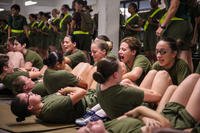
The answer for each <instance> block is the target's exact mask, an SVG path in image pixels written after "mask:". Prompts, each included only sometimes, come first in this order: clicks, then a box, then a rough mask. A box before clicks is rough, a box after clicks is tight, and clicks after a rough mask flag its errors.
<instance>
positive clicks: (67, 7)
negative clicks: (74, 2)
mask: <svg viewBox="0 0 200 133" xmlns="http://www.w3.org/2000/svg"><path fill="white" fill-rule="evenodd" d="M62 6H63V7H64V8H65V9H67V10H68V11H70V10H71V9H70V7H69V5H67V4H64V5H62Z"/></svg>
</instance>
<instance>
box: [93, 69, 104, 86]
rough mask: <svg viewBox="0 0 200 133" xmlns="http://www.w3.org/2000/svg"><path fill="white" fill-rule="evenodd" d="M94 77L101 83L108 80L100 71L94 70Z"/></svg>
mask: <svg viewBox="0 0 200 133" xmlns="http://www.w3.org/2000/svg"><path fill="white" fill-rule="evenodd" d="M93 78H94V80H95V81H97V82H98V83H100V84H101V83H104V82H106V80H105V78H104V77H103V75H102V74H101V73H100V72H94V73H93Z"/></svg>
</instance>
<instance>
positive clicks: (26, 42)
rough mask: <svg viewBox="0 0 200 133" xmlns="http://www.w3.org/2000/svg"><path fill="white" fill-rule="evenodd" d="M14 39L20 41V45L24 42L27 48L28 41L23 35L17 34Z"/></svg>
mask: <svg viewBox="0 0 200 133" xmlns="http://www.w3.org/2000/svg"><path fill="white" fill-rule="evenodd" d="M16 40H17V41H18V42H19V43H21V45H24V44H26V48H29V41H28V38H27V37H26V36H25V35H22V36H17V37H16Z"/></svg>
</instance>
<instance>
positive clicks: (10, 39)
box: [8, 36, 16, 45]
mask: <svg viewBox="0 0 200 133" xmlns="http://www.w3.org/2000/svg"><path fill="white" fill-rule="evenodd" d="M15 39H16V37H15V36H12V37H8V41H9V42H11V43H12V45H14V41H15Z"/></svg>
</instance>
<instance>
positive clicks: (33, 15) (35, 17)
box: [29, 13, 37, 20]
mask: <svg viewBox="0 0 200 133" xmlns="http://www.w3.org/2000/svg"><path fill="white" fill-rule="evenodd" d="M29 16H31V17H32V18H34V19H35V20H37V15H35V14H33V13H31V14H29Z"/></svg>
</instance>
